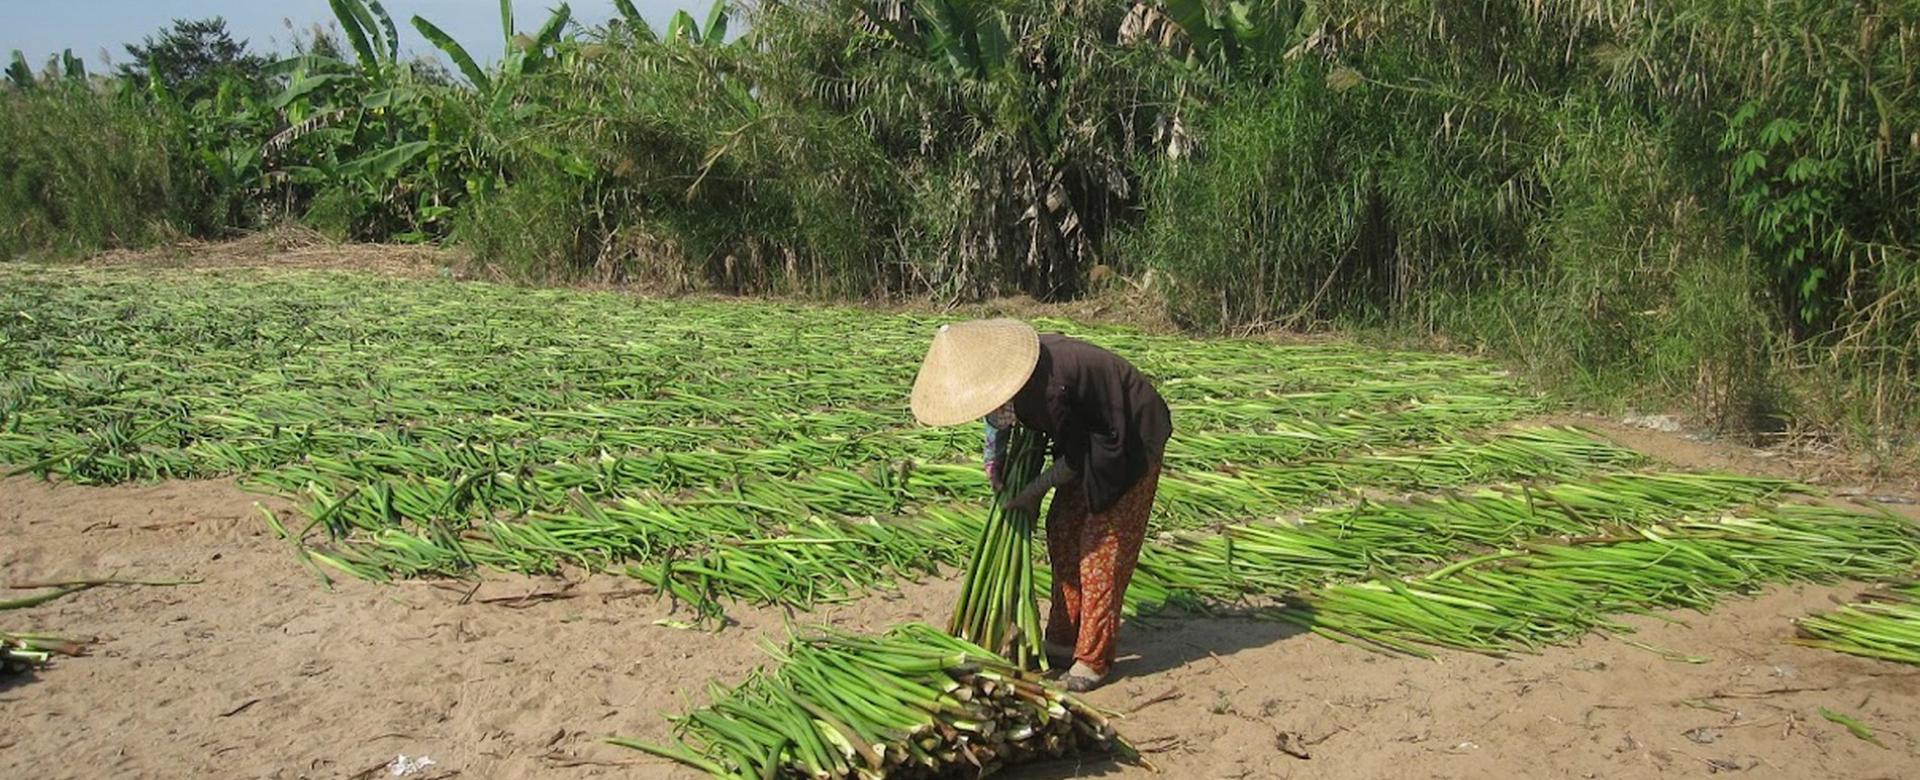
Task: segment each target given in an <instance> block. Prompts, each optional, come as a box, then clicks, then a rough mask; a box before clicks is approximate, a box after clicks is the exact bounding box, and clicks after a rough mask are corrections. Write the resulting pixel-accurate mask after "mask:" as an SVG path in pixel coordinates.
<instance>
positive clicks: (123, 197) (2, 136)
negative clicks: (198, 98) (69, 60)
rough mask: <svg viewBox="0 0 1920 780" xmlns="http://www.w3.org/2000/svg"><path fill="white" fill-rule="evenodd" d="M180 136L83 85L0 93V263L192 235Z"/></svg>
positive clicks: (189, 179) (191, 179)
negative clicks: (33, 255)
mask: <svg viewBox="0 0 1920 780" xmlns="http://www.w3.org/2000/svg"><path fill="white" fill-rule="evenodd" d="M181 133H182V128H181V127H180V126H179V125H178V124H176V123H174V122H172V121H170V120H169V118H168V117H165V116H155V115H153V114H152V113H151V112H149V111H147V110H146V109H145V107H144V106H142V105H140V104H139V103H137V102H134V101H131V100H127V99H123V98H120V97H118V96H114V95H108V94H101V93H97V92H94V91H92V90H90V89H88V88H86V87H84V86H66V85H58V84H52V85H49V86H48V87H47V88H44V89H39V90H35V91H31V92H20V91H9V90H0V258H11V257H15V256H18V255H22V254H27V253H35V252H50V253H58V254H69V253H82V252H91V251H96V250H100V249H110V248H116V247H125V246H139V245H143V244H146V243H149V242H151V241H154V240H156V239H159V238H164V237H166V236H170V235H177V234H180V233H184V232H187V231H190V230H192V229H194V228H195V227H196V226H197V225H198V224H199V223H200V222H201V218H202V216H203V215H201V214H198V213H196V208H195V203H194V198H193V196H194V195H195V191H196V188H197V187H198V186H199V185H198V181H197V174H196V173H195V168H196V167H197V166H196V163H195V162H194V161H191V160H187V159H182V156H181V155H180V148H181V145H180V138H181Z"/></svg>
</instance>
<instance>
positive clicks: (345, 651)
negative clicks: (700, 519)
mask: <svg viewBox="0 0 1920 780" xmlns="http://www.w3.org/2000/svg"><path fill="white" fill-rule="evenodd" d="M1638 444H1641V445H1642V446H1645V443H1644V442H1640V443H1638ZM1669 455H1670V454H1669ZM1729 457H1732V456H1729ZM258 500H260V499H259V497H257V496H253V495H250V494H247V493H244V492H241V491H239V490H238V489H236V488H235V487H233V486H232V485H231V484H228V483H225V482H195V483H167V484H163V485H156V486H144V487H123V488H109V489H94V488H79V487H71V486H57V485H48V484H43V483H39V482H35V481H31V480H25V479H12V480H0V581H4V582H17V581H23V580H44V579H60V578H71V577H78V576H99V575H115V574H117V575H120V576H126V577H134V576H138V577H150V578H201V579H203V580H204V582H202V583H201V584H198V585H194V586H190V587H182V588H141V589H97V590H93V591H88V592H84V593H80V594H77V595H74V596H71V597H68V598H67V599H64V600H61V601H57V602H54V603H52V604H49V605H46V606H42V607H39V608H36V609H32V610H28V611H25V612H13V613H0V627H5V628H9V629H15V630H20V629H27V630H48V631H61V632H67V633H72V634H85V635H94V636H98V637H100V638H101V639H102V642H101V644H100V645H99V647H98V650H97V652H96V653H95V654H94V655H92V656H90V657H86V658H79V659H68V660H63V661H60V662H59V663H57V664H56V665H55V666H54V667H52V668H50V669H48V670H46V671H44V672H41V673H39V674H37V675H34V676H32V677H31V678H12V679H7V680H5V681H4V682H0V686H4V687H0V777H35V778H68V777H73V778H81V777H85V778H94V777H116V778H121V777H125V778H183V777H216V778H229V777H231V778H347V777H369V778H371V777H377V776H387V775H386V774H385V772H384V769H383V765H384V764H385V763H386V762H389V761H392V760H393V759H394V757H395V756H396V755H399V754H405V755H408V756H421V755H425V756H429V757H431V758H432V759H433V760H434V761H435V762H436V766H435V767H434V771H432V772H429V773H426V774H422V775H416V777H451V776H455V774H456V773H457V776H459V777H462V778H532V777H542V778H545V777H558V778H568V777H643V778H653V777H662V778H681V777H692V776H693V775H691V774H689V773H687V772H685V771H682V770H679V769H677V768H674V767H671V766H668V765H666V764H662V763H659V762H656V761H653V760H650V759H646V758H644V757H641V756H638V754H635V753H632V752H630V751H625V750H622V749H618V748H612V747H609V746H606V745H604V744H601V743H600V742H599V741H598V740H599V737H601V736H604V735H607V734H613V733H618V734H623V735H628V736H637V737H642V738H658V737H661V736H662V735H663V734H664V732H665V727H664V724H663V722H662V719H661V716H662V715H663V714H666V713H672V712H678V711H680V710H682V709H683V708H684V706H685V701H686V698H685V697H687V696H693V697H696V698H697V697H700V696H702V695H703V688H704V685H705V683H706V681H707V680H709V679H715V678H717V679H721V680H733V679H737V678H738V677H739V676H740V675H741V673H742V672H744V671H745V670H746V669H747V668H749V667H750V666H752V665H754V664H757V663H759V662H760V660H761V656H760V655H759V653H758V651H757V650H756V644H757V640H759V639H760V638H762V637H768V636H778V635H780V633H781V630H782V624H783V620H784V619H785V616H784V615H782V614H781V613H780V612H777V611H771V610H762V611H755V610H747V609H739V610H736V611H735V615H736V617H737V618H739V620H740V625H739V626H736V627H735V628H732V629H730V630H728V631H726V632H723V633H720V634H717V635H715V634H704V633H694V632H688V631H680V630H675V629H671V628H665V627H660V626H656V625H653V622H654V621H655V620H656V619H659V618H662V617H666V616H667V614H668V613H667V610H666V609H665V607H664V605H662V604H660V603H658V602H656V601H654V600H653V599H652V598H651V597H650V596H644V595H635V594H633V593H632V592H631V591H632V589H633V586H634V583H632V582H630V581H627V580H624V579H621V578H618V577H597V578H593V579H591V580H588V581H587V582H585V583H582V584H581V585H579V586H578V587H577V588H575V589H574V590H572V591H569V592H568V593H569V595H570V596H571V597H569V598H562V599H558V600H545V601H543V600H538V599H534V600H525V601H517V600H518V599H520V598H521V597H523V596H525V595H527V594H529V593H543V592H552V591H555V590H557V589H559V588H560V587H561V585H560V584H559V583H557V582H550V581H542V580H530V579H512V578H500V579H494V580H490V581H489V582H487V583H486V584H485V585H484V586H482V587H481V588H479V589H478V590H477V591H474V592H472V593H471V594H468V593H466V592H464V591H462V590H460V589H457V588H446V589H443V588H441V587H436V586H433V585H427V584H403V585H395V586H374V585H368V584H364V583H358V582H341V583H339V584H338V585H337V588H336V590H335V591H332V592H329V591H327V590H324V589H323V588H322V587H321V586H320V584H319V582H318V581H317V580H316V579H315V578H314V577H313V575H312V574H311V573H309V572H308V571H307V570H305V569H303V568H301V567H300V566H299V565H297V564H296V563H295V561H294V559H293V558H292V557H291V555H290V554H289V551H288V550H287V549H286V548H285V547H284V546H283V544H282V543H281V542H279V541H278V540H276V539H274V538H272V537H271V536H269V535H267V534H266V533H265V530H264V524H263V523H262V522H260V520H259V519H258V516H257V514H256V513H255V509H254V504H255V502H256V501H258ZM268 503H269V505H272V502H268ZM953 587H954V584H953V583H952V582H948V581H935V582H929V583H925V584H921V585H915V586H910V587H908V588H906V589H905V590H904V592H903V593H901V594H899V595H896V596H883V597H875V598H869V599H866V600H863V601H861V602H858V603H855V604H850V605H843V606H840V607H836V608H833V609H829V610H825V611H822V612H819V613H816V614H814V615H802V616H799V617H800V618H801V619H803V620H813V621H820V620H824V621H827V622H832V623H835V624H839V625H843V626H849V627H858V628H867V629H880V628H884V627H886V626H888V625H892V624H894V623H897V622H900V621H903V620H909V619H924V620H928V621H931V622H938V621H939V620H940V619H942V618H943V617H944V610H945V608H946V606H947V605H948V604H950V603H951V597H952V591H953ZM1852 592H1853V589H1851V588H1846V587H1840V588H1816V587H1806V588H1793V589H1782V590H1777V591H1774V592H1770V593H1767V594H1765V595H1763V596H1761V597H1759V598H1754V599H1742V600H1735V601H1731V602H1729V603H1727V604H1726V605H1725V606H1724V607H1723V608H1722V609H1721V610H1719V611H1716V612H1715V613H1713V614H1711V615H1707V616H1699V615H1692V614H1685V615H1676V616H1675V617H1679V618H1682V619H1684V620H1686V621H1687V623H1688V625H1685V626H1682V625H1674V624H1666V623H1661V622H1659V621H1654V620H1640V621H1636V623H1637V624H1638V625H1641V626H1643V627H1644V628H1645V630H1644V631H1642V632H1641V633H1640V634H1639V635H1638V636H1637V637H1636V638H1637V639H1638V640H1639V641H1641V642H1643V643H1646V644H1648V645H1651V646H1654V647H1659V648H1664V649H1668V650H1672V651H1675V652H1678V653H1681V654H1685V655H1689V656H1701V657H1704V658H1706V659H1708V660H1707V661H1706V662H1705V663H1701V664H1687V663H1679V662H1675V661H1669V660H1664V659H1663V658H1662V657H1661V656H1659V655H1656V654H1655V653H1653V652H1650V651H1648V650H1644V649H1640V648H1636V647H1633V646H1631V645H1629V644H1627V643H1626V642H1624V641H1621V640H1617V639H1616V640H1607V639H1600V638H1592V639H1589V640H1588V641H1586V642H1584V643H1582V644H1581V645H1579V646H1576V647H1570V648H1564V649H1556V650H1553V651H1550V652H1547V653H1544V654H1542V655H1539V656H1532V657H1520V658H1514V659H1510V660H1500V659H1493V658H1483V657H1479V656H1474V655H1469V654H1464V653H1446V654H1443V655H1442V656H1441V657H1440V659H1439V660H1437V661H1421V660H1416V659H1411V658H1401V657H1388V656H1382V655H1377V654H1373V653H1369V652H1366V651H1363V650H1360V649H1358V648H1354V647H1349V646H1345V645H1340V644H1337V643H1334V642H1331V641H1327V640H1325V639H1321V638H1318V637H1311V636H1295V635H1293V634H1292V632H1291V631H1290V630H1289V629H1288V628H1286V627H1284V626H1281V625H1276V624H1272V623H1264V622H1253V621H1241V620H1229V619H1204V620H1167V621H1162V622H1159V623H1157V624H1155V625H1152V626H1136V627H1129V629H1128V631H1127V634H1126V636H1125V637H1123V651H1124V652H1125V653H1126V654H1127V657H1126V658H1124V659H1123V660H1122V662H1121V667H1120V671H1121V673H1122V674H1124V675H1125V677H1124V679H1121V680H1119V681H1117V682H1116V683H1115V684H1113V685H1111V686H1109V687H1108V688H1106V689H1104V690H1102V691H1099V692H1098V693H1096V694H1095V695H1094V697H1093V698H1094V699H1095V700H1096V701H1097V702H1099V703H1101V704H1103V705H1107V706H1109V707H1113V708H1116V709H1120V710H1132V709H1133V708H1135V707H1138V706H1141V705H1142V704H1145V705H1146V706H1145V707H1144V709H1141V710H1139V711H1138V712H1137V713H1135V714H1134V715H1133V716H1132V717H1130V718H1129V719H1128V720H1127V721H1126V722H1125V723H1124V725H1123V728H1124V730H1125V731H1126V733H1127V734H1128V735H1129V736H1131V737H1132V738H1133V739H1134V740H1135V741H1137V742H1139V743H1140V744H1141V745H1142V746H1143V747H1145V748H1146V749H1148V750H1149V751H1151V754H1150V755H1151V758H1152V759H1153V760H1154V761H1155V762H1156V763H1157V764H1159V765H1160V766H1161V768H1162V769H1163V770H1164V772H1163V773H1162V774H1161V775H1159V776H1160V777H1168V778H1264V777H1294V776H1299V777H1318V778H1380V777H1417V778H1429V777H1432V778H1453V777H1461V778H1467V777H1569V778H1586V777H1595V778H1601V777H1693V776H1704V775H1706V774H1710V773H1722V772H1724V773H1733V774H1736V775H1738V776H1753V777H1813V776H1822V777H1844V778H1877V777H1884V778H1895V777H1913V776H1916V775H1917V774H1920V670H1915V669H1911V668H1908V667H1901V666H1897V665H1893V664H1884V663H1877V662H1871V661H1865V660H1859V659H1854V658H1849V657H1845V656H1840V655H1836V654H1832V653H1826V652H1822V651H1815V650H1810V649H1805V648H1799V647H1794V646H1790V645H1787V644H1785V643H1784V642H1783V640H1784V639H1786V638H1787V637H1788V636H1790V634H1791V631H1792V629H1791V625H1790V623H1789V621H1790V620H1791V619H1792V618H1794V617H1796V616H1800V615H1804V614H1806V613H1807V612H1809V611H1813V610H1817V609H1821V608H1825V607H1826V606H1828V604H1829V602H1830V600H1833V599H1844V598H1847V597H1850V596H1851V595H1852ZM1821 707H1827V708H1830V709H1832V710H1836V711H1839V712H1843V713H1846V714H1849V715H1852V716H1853V717H1855V718H1858V719H1859V720H1861V721H1863V722H1865V723H1867V724H1869V725H1870V726H1872V727H1873V728H1874V729H1875V730H1876V731H1877V732H1878V733H1879V736H1880V739H1881V740H1882V741H1883V742H1884V743H1885V744H1886V745H1887V747H1886V748H1884V749H1883V748H1880V747H1875V746H1873V745H1871V744H1869V743H1867V742H1863V741H1861V740H1858V739H1855V738H1853V737H1852V736H1850V735H1849V734H1848V733H1847V732H1846V731H1845V730H1844V729H1842V728H1841V727H1840V726H1837V725H1835V724H1833V723H1830V722H1827V721H1826V720H1823V719H1822V718H1821V717H1820V716H1819V714H1818V711H1819V708H1821ZM1283 741H1284V742H1285V743H1286V747H1287V748H1290V749H1292V750H1293V751H1294V752H1299V753H1304V754H1306V755H1310V756H1311V758H1296V757H1293V756H1291V755H1289V753H1288V752H1286V751H1285V750H1283V749H1282V742H1283ZM1012 776H1014V777H1025V778H1054V777H1070V776H1102V777H1120V778H1133V777H1150V776H1153V775H1150V774H1149V773H1147V772H1145V771H1143V770H1139V769H1133V768H1121V767H1114V766H1111V765H1087V766H1053V767H1044V768H1037V769H1029V770H1024V771H1023V772H1020V773H1015V774H1014V775H1012Z"/></svg>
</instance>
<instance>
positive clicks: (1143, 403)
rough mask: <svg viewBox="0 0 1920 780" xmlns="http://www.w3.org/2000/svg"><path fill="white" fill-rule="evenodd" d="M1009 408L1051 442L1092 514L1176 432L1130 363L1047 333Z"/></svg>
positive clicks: (1127, 485)
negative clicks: (1075, 481) (1038, 357)
mask: <svg viewBox="0 0 1920 780" xmlns="http://www.w3.org/2000/svg"><path fill="white" fill-rule="evenodd" d="M1013 411H1014V414H1015V416H1017V417H1019V418H1020V424H1022V425H1025V426H1027V427H1029V428H1033V429H1035V430H1038V431H1040V432H1042V433H1045V434H1047V437H1048V438H1050V439H1052V440H1053V454H1054V457H1055V458H1058V459H1059V460H1061V461H1062V462H1064V463H1065V464H1066V465H1067V467H1068V468H1070V469H1072V470H1073V472H1074V474H1075V475H1076V476H1077V479H1078V485H1079V487H1080V488H1081V489H1082V490H1085V491H1086V499H1087V511H1089V512H1104V511H1106V510H1107V509H1108V508H1110V507H1112V506H1113V505H1114V503H1115V502H1117V501H1119V500H1120V497H1121V496H1124V495H1126V493H1127V491H1128V490H1129V489H1131V488H1132V487H1133V486H1134V484H1135V483H1137V482H1139V481H1140V477H1141V476H1143V475H1145V474H1146V472H1147V468H1148V467H1149V466H1151V465H1153V464H1154V463H1157V462H1159V460H1160V458H1161V456H1162V455H1164V454H1165V453H1166V449H1167V439H1168V438H1169V437H1171V436H1172V435H1173V417H1172V414H1171V413H1170V412H1168V411H1167V402H1166V401H1164V400H1162V399H1161V398H1160V393H1159V392H1157V391H1155V390H1154V389H1153V384H1152V383H1150V382H1148V381H1147V378H1146V376H1144V375H1142V374H1141V373H1140V371H1139V370H1138V369H1135V368H1134V367H1133V364H1131V363H1128V362H1127V361H1125V360H1123V359H1121V357H1120V356H1119V355H1115V354H1113V353H1112V352H1108V351H1106V350H1104V349H1101V348H1099V347H1096V346H1094V345H1092V344H1088V343H1086V342H1084V341H1079V340H1077V339H1071V338H1068V337H1066V336H1061V335H1057V334H1052V333H1045V334H1041V336H1040V362H1039V363H1038V364H1037V365H1035V366H1034V369H1033V377H1032V378H1031V379H1028V380H1027V384H1026V386H1025V387H1022V388H1021V389H1020V392H1019V393H1017V394H1015V395H1014V397H1013ZM1069 487H1072V486H1071V485H1069Z"/></svg>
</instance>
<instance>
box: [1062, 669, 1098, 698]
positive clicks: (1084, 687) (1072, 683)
mask: <svg viewBox="0 0 1920 780" xmlns="http://www.w3.org/2000/svg"><path fill="white" fill-rule="evenodd" d="M1106 681H1107V676H1106V675H1104V674H1098V673H1096V672H1094V671H1093V670H1092V669H1089V668H1087V665H1086V664H1082V663H1076V664H1074V665H1073V668H1072V669H1068V670H1067V673H1066V674H1063V675H1060V687H1062V688H1065V689H1067V690H1068V691H1069V692H1071V693H1086V692H1088V691H1091V690H1093V689H1095V688H1098V687H1100V686H1101V685H1102V684H1105V683H1106Z"/></svg>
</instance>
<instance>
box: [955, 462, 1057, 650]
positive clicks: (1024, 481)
mask: <svg viewBox="0 0 1920 780" xmlns="http://www.w3.org/2000/svg"><path fill="white" fill-rule="evenodd" d="M1006 459H1007V465H1006V469H1007V472H1006V477H1005V483H1006V484H1005V485H1004V486H1003V487H1002V489H1001V490H1000V491H999V492H997V493H995V494H994V497H993V508H992V510H990V511H989V512H988V513H987V519H986V522H985V523H984V524H982V525H981V528H980V535H979V543H978V544H977V545H976V546H975V547H974V549H973V555H972V556H971V557H969V558H968V559H967V562H966V567H967V574H966V578H965V579H964V581H963V582H962V584H961V586H960V600H959V602H958V603H956V604H955V605H954V608H953V618H952V619H951V620H950V621H948V623H947V631H948V632H949V633H951V634H953V635H954V636H956V637H959V638H961V639H965V640H967V641H970V642H973V643H975V644H978V645H980V646H982V647H986V648H989V649H992V650H993V651H994V652H996V653H998V654H1000V655H1002V656H1005V657H1007V658H1010V659H1012V660H1013V661H1014V663H1017V664H1019V665H1020V667H1021V668H1023V669H1033V668H1038V669H1041V670H1043V671H1044V670H1046V669H1047V651H1046V647H1045V644H1044V642H1043V640H1042V637H1043V634H1042V630H1041V628H1040V604H1039V600H1038V599H1039V595H1040V594H1039V590H1038V589H1037V588H1035V587H1034V579H1033V576H1034V557H1035V555H1034V551H1033V537H1034V535H1035V533H1036V532H1037V531H1038V530H1039V528H1040V513H1039V512H1037V511H1015V510H1010V509H1008V508H1007V505H1006V504H1007V502H1008V501H1010V500H1012V499H1013V497H1014V496H1017V495H1020V492H1021V491H1023V490H1025V489H1026V488H1027V486H1029V485H1031V484H1033V480H1034V479H1035V478H1036V477H1039V476H1040V472H1041V471H1042V470H1044V469H1045V468H1046V460H1047V453H1046V440H1045V438H1044V437H1043V436H1041V435H1040V434H1038V433H1035V432H1034V431H1032V430H1030V429H1027V428H1015V429H1013V430H1012V431H1010V432H1008V434H1007V454H1006Z"/></svg>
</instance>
